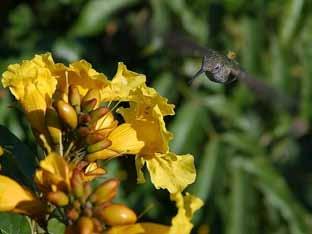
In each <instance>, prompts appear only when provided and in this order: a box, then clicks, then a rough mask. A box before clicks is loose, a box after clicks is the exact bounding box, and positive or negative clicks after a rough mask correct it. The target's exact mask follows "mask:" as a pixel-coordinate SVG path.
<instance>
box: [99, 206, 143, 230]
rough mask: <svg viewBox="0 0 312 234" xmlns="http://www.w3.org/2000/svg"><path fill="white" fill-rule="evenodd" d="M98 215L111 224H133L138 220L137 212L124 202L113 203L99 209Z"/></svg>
mask: <svg viewBox="0 0 312 234" xmlns="http://www.w3.org/2000/svg"><path fill="white" fill-rule="evenodd" d="M96 215H97V217H98V218H100V219H101V220H102V221H103V222H105V223H106V224H108V225H110V226H116V225H127V224H133V223H135V222H136V221H137V216H136V214H135V213H134V212H133V211H132V210H131V209H129V208H128V207H126V206H125V205H122V204H112V205H109V206H106V207H104V208H103V209H101V210H100V209H99V210H98V212H97V213H96Z"/></svg>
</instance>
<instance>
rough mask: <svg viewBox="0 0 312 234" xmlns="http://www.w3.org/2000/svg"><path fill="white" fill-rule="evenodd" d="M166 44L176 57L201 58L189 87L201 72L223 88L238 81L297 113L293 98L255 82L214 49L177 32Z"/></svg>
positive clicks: (245, 72)
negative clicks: (198, 67) (223, 85)
mask: <svg viewBox="0 0 312 234" xmlns="http://www.w3.org/2000/svg"><path fill="white" fill-rule="evenodd" d="M166 41H167V43H168V45H169V47H170V48H172V49H174V51H175V52H176V53H178V54H183V55H188V56H191V57H194V56H195V57H202V64H201V67H200V69H199V71H198V72H196V74H195V75H194V76H192V78H191V79H190V80H189V84H191V83H192V82H193V80H194V79H196V78H197V77H198V76H199V75H201V74H203V73H205V75H206V77H207V78H208V79H209V80H211V81H212V82H216V83H221V84H225V85H227V84H230V83H232V82H234V81H241V82H242V83H243V84H245V85H246V86H247V87H248V88H249V89H250V90H251V91H253V93H254V94H255V95H256V96H257V97H259V98H260V99H263V100H264V101H267V102H269V103H271V104H273V105H276V106H277V107H281V108H284V109H286V110H287V111H288V112H290V113H295V112H297V110H298V105H297V102H296V100H295V99H294V98H293V97H290V96H287V95H285V94H284V93H282V92H281V91H280V90H278V89H276V88H274V87H272V86H271V85H269V84H267V83H265V82H264V81H262V80H259V79H256V78H255V77H254V76H252V75H251V74H250V73H249V72H247V71H246V70H245V69H244V68H242V67H241V66H240V64H239V63H238V62H237V61H236V60H235V59H234V58H230V57H228V56H225V55H223V54H222V53H220V52H218V51H216V50H213V49H210V48H205V47H203V46H201V45H199V44H197V43H196V42H194V41H192V40H190V39H189V38H186V37H183V36H181V35H179V34H176V33H171V34H169V35H167V39H166Z"/></svg>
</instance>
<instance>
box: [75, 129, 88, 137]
mask: <svg viewBox="0 0 312 234" xmlns="http://www.w3.org/2000/svg"><path fill="white" fill-rule="evenodd" d="M77 131H78V133H79V135H80V136H81V137H86V136H88V135H89V134H90V129H89V128H88V127H79V128H78V130H77Z"/></svg>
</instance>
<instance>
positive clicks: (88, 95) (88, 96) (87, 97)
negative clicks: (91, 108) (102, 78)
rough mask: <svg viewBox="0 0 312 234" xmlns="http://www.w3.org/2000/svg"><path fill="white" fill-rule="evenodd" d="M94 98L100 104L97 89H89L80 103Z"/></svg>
mask: <svg viewBox="0 0 312 234" xmlns="http://www.w3.org/2000/svg"><path fill="white" fill-rule="evenodd" d="M91 99H95V100H96V103H97V104H100V92H99V90H98V89H90V90H89V91H88V92H87V93H86V95H85V96H84V97H83V99H82V103H84V102H86V101H89V100H91Z"/></svg>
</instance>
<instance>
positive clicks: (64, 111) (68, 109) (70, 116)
mask: <svg viewBox="0 0 312 234" xmlns="http://www.w3.org/2000/svg"><path fill="white" fill-rule="evenodd" d="M56 110H57V113H58V114H59V117H60V118H61V120H62V121H63V122H64V123H65V124H67V125H68V126H69V127H70V128H72V129H74V128H76V127H77V125H78V118H77V113H76V111H75V110H74V108H73V107H72V106H71V105H69V104H68V103H66V102H64V101H63V100H58V101H57V103H56Z"/></svg>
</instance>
